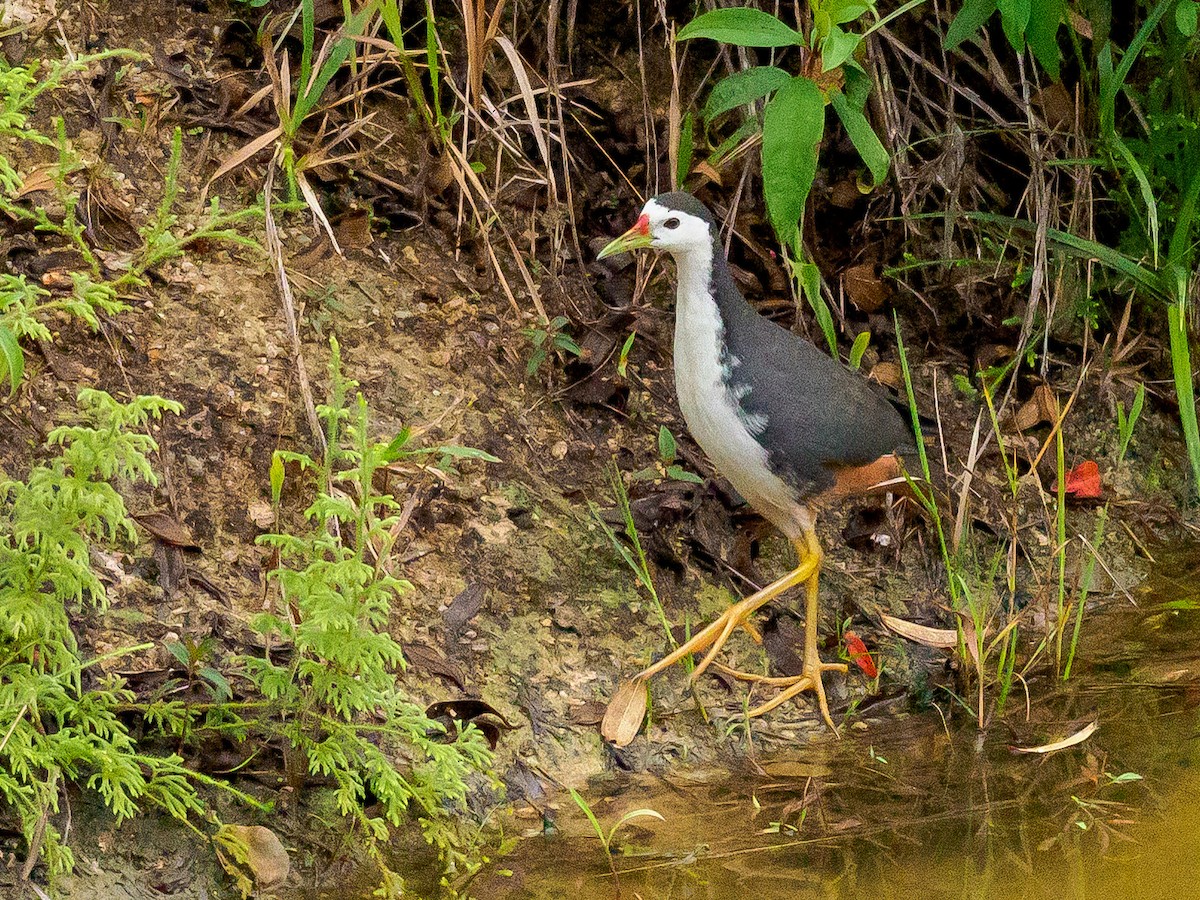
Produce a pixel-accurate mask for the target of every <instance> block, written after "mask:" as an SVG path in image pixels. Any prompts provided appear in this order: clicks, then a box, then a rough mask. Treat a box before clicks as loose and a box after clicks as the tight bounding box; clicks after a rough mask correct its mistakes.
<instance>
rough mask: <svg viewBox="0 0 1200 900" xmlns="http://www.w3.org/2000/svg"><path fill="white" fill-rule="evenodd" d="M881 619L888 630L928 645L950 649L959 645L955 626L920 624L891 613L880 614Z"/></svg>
mask: <svg viewBox="0 0 1200 900" xmlns="http://www.w3.org/2000/svg"><path fill="white" fill-rule="evenodd" d="M880 619H881V620H882V621H883V624H884V627H886V628H887V629H888V630H890V631H894V632H896V634H898V635H900V637H902V638H907V639H908V640H910V641H915V642H916V643H918V644H924V645H925V646H926V647H940V648H942V649H950V648H953V647H956V646H958V632H957V631H955V630H954V629H953V628H930V627H929V626H928V625H918V624H917V623H916V622H909V621H908V620H906V619H898V618H896V617H895V616H889V615H883V616H880Z"/></svg>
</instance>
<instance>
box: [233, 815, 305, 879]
mask: <svg viewBox="0 0 1200 900" xmlns="http://www.w3.org/2000/svg"><path fill="white" fill-rule="evenodd" d="M226 828H228V829H229V831H230V832H232V833H233V835H234V836H235V837H237V839H238V840H240V841H241V842H242V843H244V844H245V845H246V850H247V859H246V862H247V863H248V864H249V866H250V871H251V872H252V873H253V874H254V883H255V884H256V885H257V886H258V887H260V888H261V887H267V886H269V885H272V884H278V883H279V882H281V881H283V880H284V879H285V878H287V876H288V872H289V871H290V870H291V867H292V862H291V860H290V859H289V858H288V852H287V850H285V849H284V846H283V843H282V842H281V841H280V840H279V837H278V836H277V835H276V834H275V832H273V831H272V830H271V829H270V828H266V827H264V826H262V825H227V826H226Z"/></svg>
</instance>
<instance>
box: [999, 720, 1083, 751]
mask: <svg viewBox="0 0 1200 900" xmlns="http://www.w3.org/2000/svg"><path fill="white" fill-rule="evenodd" d="M1099 727H1100V723H1099V722H1092V723H1090V724H1088V725H1085V726H1084V727H1083V728H1080V729H1079V730H1078V731H1077V732H1075V733H1074V734H1073V735H1071V736H1070V737H1065V738H1063V739H1062V740H1061V741H1055V742H1054V743H1052V744H1042V745H1041V746H1040V747H1009V748H1008V749H1009V750H1011V751H1012V752H1013V753H1053V752H1054V751H1055V750H1066V749H1067V748H1068V747H1074V746H1075V745H1076V744H1082V743H1083V742H1084V741H1086V740H1087V739H1088V738H1090V737H1091V736H1092V735H1093V734H1095V733H1096V729H1097V728H1099Z"/></svg>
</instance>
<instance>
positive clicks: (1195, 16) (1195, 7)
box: [1175, 0, 1200, 38]
mask: <svg viewBox="0 0 1200 900" xmlns="http://www.w3.org/2000/svg"><path fill="white" fill-rule="evenodd" d="M1198 20H1200V3H1197V2H1196V0H1179V5H1178V6H1176V7H1175V27H1176V28H1178V29H1179V33H1180V34H1182V35H1183V36H1184V37H1185V38H1190V37H1193V36H1194V35H1195V34H1196V25H1197V24H1198Z"/></svg>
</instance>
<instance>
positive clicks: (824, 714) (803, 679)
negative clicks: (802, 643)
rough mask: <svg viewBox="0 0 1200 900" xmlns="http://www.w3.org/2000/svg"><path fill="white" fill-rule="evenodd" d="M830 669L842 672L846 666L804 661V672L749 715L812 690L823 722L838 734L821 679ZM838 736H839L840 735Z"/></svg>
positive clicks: (762, 711) (769, 709)
mask: <svg viewBox="0 0 1200 900" xmlns="http://www.w3.org/2000/svg"><path fill="white" fill-rule="evenodd" d="M830 671H833V672H842V673H844V672H845V671H846V666H845V665H844V664H843V663H823V662H820V661H817V662H815V663H813V664H811V665H809V664H807V663H806V664H805V666H804V674H802V675H799V676H797V677H796V679H795V681H794V682H793V683H792V684H791V685H789V686H787V687H785V688H784V689H783V690H782V691H780V692H779V693H778V694H776V695H775V696H774V697H772V698H771V699H770V700H768V701H767V702H766V703H764V704H762V705H761V706H757V707H755V708H754V709H752V710H750V716H751V717H752V718H753V717H754V716H761V715H763V714H764V713H768V712H770V711H771V710H773V709H774V708H775V707H777V706H779V705H781V704H783V703H786V702H787V701H788V700H791V699H792V698H793V697H797V696H799V695H800V694H802V693H804V692H805V691H812V692H813V693H814V694H816V695H817V705H818V706H819V707H820V709H821V718H823V719H824V720H825V724H826V725H828V726H829V730H830V731H832V732H833V733H834V734H835V735H838V730H837V726H836V725H834V724H833V717H832V716H830V715H829V701H828V700H826V699H825V684H824V681H823V680H822V676H823V674H824V673H825V672H830ZM838 736H839V737H840V735H838Z"/></svg>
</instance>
